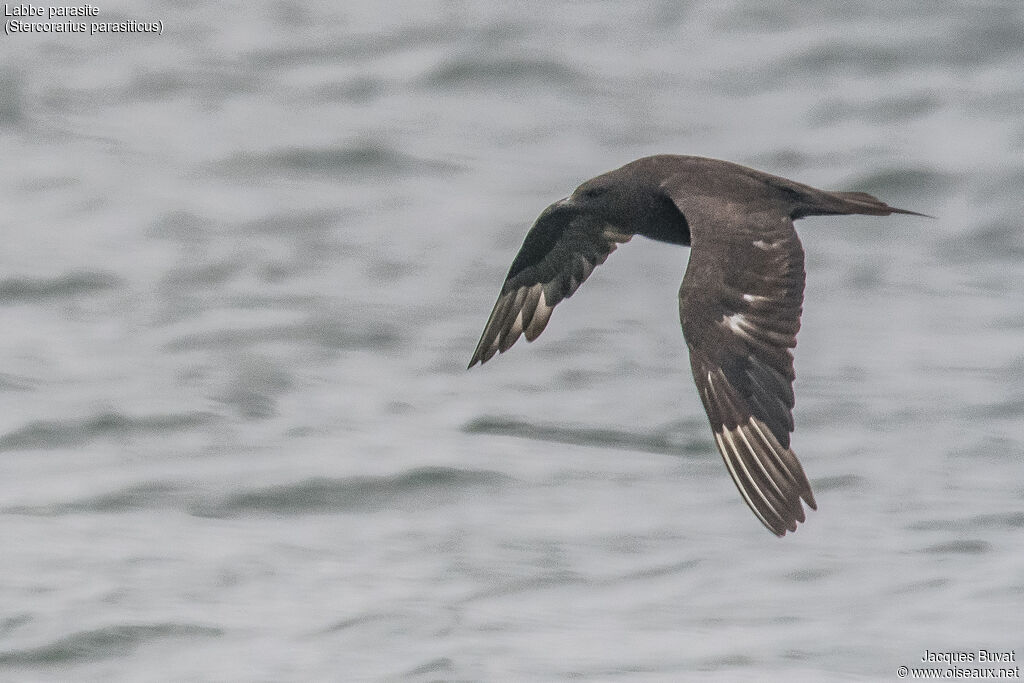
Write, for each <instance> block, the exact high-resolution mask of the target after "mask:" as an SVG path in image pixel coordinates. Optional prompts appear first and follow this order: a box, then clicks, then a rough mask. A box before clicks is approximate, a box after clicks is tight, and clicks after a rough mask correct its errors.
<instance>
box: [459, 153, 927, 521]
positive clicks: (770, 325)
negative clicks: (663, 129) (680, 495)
mask: <svg viewBox="0 0 1024 683" xmlns="http://www.w3.org/2000/svg"><path fill="white" fill-rule="evenodd" d="M893 213H903V214H910V215H914V216H924V215H925V214H919V213H917V212H914V211H907V210H905V209H897V208H894V207H891V206H889V205H887V204H886V203H884V202H882V201H880V200H878V199H876V198H875V197H873V196H871V195H869V194H866V193H864V192H827V191H824V190H818V189H816V188H813V187H811V186H809V185H803V184H801V183H797V182H794V181H792V180H787V179H785V178H781V177H779V176H774V175H770V174H768V173H764V172H762V171H757V170H754V169H752V168H747V167H745V166H740V165H738V164H733V163H730V162H727V161H720V160H718V159H708V158H704V157H694V156H678V155H668V154H666V155H658V156H650V157H644V158H642V159H637V160H636V161H633V162H631V163H628V164H626V165H625V166H623V167H621V168H618V169H615V170H614V171H609V172H608V173H604V174H602V175H599V176H597V177H596V178H592V179H590V180H588V181H586V182H585V183H583V184H582V185H580V186H579V187H578V188H576V191H575V192H573V193H572V194H571V195H569V196H568V197H566V198H565V199H560V200H559V201H557V202H555V203H554V204H552V205H551V206H549V207H548V208H546V209H544V211H543V212H542V213H541V214H540V217H538V218H537V221H536V223H534V225H533V227H532V228H531V229H530V231H529V232H528V233H527V234H526V239H525V240H524V241H523V246H522V247H521V248H520V249H519V253H518V254H516V257H515V259H514V260H513V261H512V267H511V268H509V271H508V275H507V276H506V277H505V283H504V284H503V285H502V287H501V293H500V294H499V295H498V301H497V302H496V303H495V304H494V310H492V311H491V316H490V318H488V319H487V324H486V325H485V326H484V331H483V334H482V335H481V337H480V342H479V343H478V344H477V347H476V351H474V352H473V358H472V360H471V361H470V362H469V367H473V366H474V365H475V364H477V363H484V362H486V361H488V360H489V359H490V358H491V357H493V356H494V355H495V354H496V353H499V352H501V353H503V352H505V351H507V350H508V349H509V348H510V347H511V346H512V345H513V344H514V343H515V342H516V340H517V339H519V337H520V336H523V335H525V336H526V339H527V341H533V340H534V339H536V338H537V336H538V335H540V333H541V332H542V331H543V330H544V327H545V326H546V325H547V323H548V319H549V318H550V316H551V311H552V310H553V309H554V307H555V306H556V305H557V304H558V303H559V302H560V301H562V300H563V299H567V298H569V297H570V296H572V295H573V293H574V292H575V291H576V289H577V288H578V287H579V286H580V284H581V283H582V282H583V281H584V280H586V279H587V277H589V276H590V274H591V272H593V270H594V268H595V267H596V266H598V265H600V264H601V263H604V261H605V259H606V258H608V255H609V254H610V253H611V252H612V251H614V250H615V248H616V247H617V246H618V245H619V244H622V243H624V242H628V241H629V240H630V239H631V238H632V237H633V236H634V235H643V236H644V237H648V238H650V239H654V240H658V241H661V242H668V243H670V244H679V245H684V246H689V247H690V260H689V264H688V265H687V267H686V273H685V275H684V276H683V283H682V285H681V286H680V288H679V319H680V321H681V322H682V328H683V336H684V338H685V339H686V346H687V348H688V349H689V351H690V367H691V369H692V370H693V378H694V381H695V382H696V384H697V392H698V393H699V394H700V398H701V401H702V402H703V404H704V409H705V411H706V412H707V416H708V420H709V421H710V423H711V430H712V432H713V434H714V438H715V443H716V445H717V446H718V450H719V452H720V453H721V455H722V459H723V460H724V461H725V465H726V467H727V468H728V470H729V474H730V475H731V476H732V480H733V481H734V482H735V483H736V488H738V489H739V492H740V495H742V496H743V500H744V501H745V502H746V503H747V505H748V506H749V507H750V509H751V510H752V511H753V512H754V515H755V516H756V517H757V518H758V519H759V520H760V521H761V523H762V524H764V526H765V527H767V528H768V530H769V531H771V532H772V533H774V534H775V535H777V536H783V535H785V533H786V531H795V530H796V525H797V522H803V521H804V519H805V517H804V510H803V505H802V504H801V499H802V500H803V502H804V503H806V504H807V505H808V506H809V507H810V508H811V509H815V510H816V509H817V504H816V503H815V501H814V494H813V493H811V485H810V483H809V482H808V481H807V475H805V474H804V470H803V468H802V467H801V466H800V462H799V461H798V460H797V458H796V455H795V454H794V453H793V450H792V448H791V447H790V433H791V432H792V431H793V405H794V397H793V380H794V378H795V375H794V372H793V354H792V352H791V351H790V349H792V348H793V347H795V346H796V333H797V331H798V330H799V329H800V313H801V310H802V306H803V293H804V251H803V248H802V247H801V245H800V240H799V238H798V237H797V234H796V230H795V228H794V227H793V221H794V220H796V219H798V218H803V217H804V216H822V215H838V214H844V215H845V214H866V215H870V216H888V215H890V214H893Z"/></svg>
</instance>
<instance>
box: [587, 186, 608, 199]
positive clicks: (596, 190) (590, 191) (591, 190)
mask: <svg viewBox="0 0 1024 683" xmlns="http://www.w3.org/2000/svg"><path fill="white" fill-rule="evenodd" d="M606 190H607V188H604V187H588V188H587V189H585V190H583V196H584V197H585V198H586V199H594V198H595V197H600V196H601V195H603V194H604V193H605V191H606Z"/></svg>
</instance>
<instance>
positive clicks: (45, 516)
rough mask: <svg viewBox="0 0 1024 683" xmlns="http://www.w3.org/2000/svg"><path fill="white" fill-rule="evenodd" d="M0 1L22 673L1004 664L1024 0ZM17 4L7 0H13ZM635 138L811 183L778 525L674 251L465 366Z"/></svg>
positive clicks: (3, 532)
mask: <svg viewBox="0 0 1024 683" xmlns="http://www.w3.org/2000/svg"><path fill="white" fill-rule="evenodd" d="M98 8H99V17H97V18H96V19H97V20H101V21H112V22H119V21H127V20H129V19H133V20H136V21H140V22H153V21H162V22H163V27H164V30H163V34H162V35H153V34H146V33H123V32H122V33H109V34H97V35H92V36H90V35H78V34H71V35H68V34H56V33H32V34H24V33H19V34H7V35H4V36H2V37H0V57H2V59H0V155H2V161H0V236H2V245H3V247H2V249H0V330H2V332H0V407H2V409H0V680H11V681H35V680H39V681H51V680H126V681H164V680H167V681H234V680H252V681H304V680H395V681H403V680H410V681H428V680H446V681H447V680H458V681H470V680H472V681H476V680H480V681H518V680H523V681H525V680H564V679H570V678H572V679H577V680H602V681H633V680H652V681H653V680H721V681H736V680H782V679H785V680H799V681H803V680H806V681H822V680H898V679H897V668H898V667H899V666H901V665H908V666H914V665H915V663H920V659H921V656H922V654H923V653H924V651H925V650H926V649H928V650H931V651H938V652H946V651H977V650H978V649H979V648H985V649H988V650H1013V651H1015V652H1016V653H1017V654H1018V655H1020V656H1021V657H1024V616H1022V614H1024V609H1022V608H1024V226H1022V218H1021V216H1022V209H1024V116H1022V112H1024V4H1022V3H1020V2H1018V1H1017V0H1008V1H1005V2H996V1H993V2H984V1H975V2H910V1H901V0H895V1H893V2H885V3H878V2H866V1H860V0H844V1H842V2H840V1H839V0H835V1H827V2H826V1H822V2H802V1H801V2H797V1H795V0H792V1H781V2H762V1H761V0H733V1H729V2H711V1H704V2H699V1H690V2H669V1H665V2H651V3H633V2H629V3H627V2H595V3H573V2H551V3H540V2H537V3H532V2H527V3H469V2H467V3H462V2H422V3H379V2H357V1H353V0H345V1H344V2H327V1H326V0H320V1H314V2H305V3H300V2H260V1H256V2H247V3H171V2H140V3H124V2H122V1H121V0H115V1H112V2H103V3H102V4H99V5H98ZM8 19H9V17H8ZM653 153H682V154H700V155H706V156H713V157H718V158H724V159H729V160H732V161H736V162H739V163H744V164H747V165H751V166H755V167H757V168H760V169H763V170H766V171H769V172H771V173H776V174H779V175H784V176H787V177H790V178H793V179H795V180H799V181H802V182H806V183H810V184H813V185H816V186H819V187H824V188H829V189H845V190H861V191H867V192H871V193H874V194H877V195H878V196H879V197H881V198H882V199H883V200H885V201H887V202H889V203H891V204H893V205H895V206H900V207H905V208H908V209H913V210H917V211H922V212H925V213H929V214H933V215H935V216H936V217H937V218H936V219H935V220H928V219H924V218H917V217H914V216H891V217H888V218H873V217H838V218H811V219H806V220H803V221H800V222H799V223H798V224H797V228H798V230H799V232H800V234H801V237H802V239H803V242H804V246H805V249H806V251H807V271H808V276H807V280H808V288H807V294H806V302H805V307H804V316H803V329H802V331H801V333H800V337H799V345H798V347H797V348H796V350H795V356H796V370H797V382H796V391H797V409H796V413H795V417H796V425H797V427H796V432H795V434H794V438H793V445H794V449H795V451H796V453H797V454H798V455H799V456H800V458H801V460H802V461H803V463H804V467H805V469H806V470H807V472H808V475H809V478H810V480H811V484H812V486H813V488H814V492H815V496H816V498H817V500H818V503H819V510H818V511H817V512H811V513H810V514H809V516H808V520H807V523H806V524H805V525H802V526H801V527H800V528H799V530H798V531H797V532H796V533H795V534H792V535H787V536H786V537H785V538H784V539H781V540H780V539H777V538H775V537H773V536H772V535H770V534H769V533H767V532H766V531H765V530H764V529H763V528H762V527H761V526H760V524H759V523H758V522H757V520H756V519H755V518H754V517H753V515H752V514H751V513H750V512H749V511H748V510H747V508H746V506H745V505H744V504H743V502H742V500H741V499H740V497H739V495H738V493H737V492H736V490H735V488H734V486H733V484H732V482H731V481H730V480H729V477H728V474H727V472H726V470H725V467H724V466H723V464H722V463H721V460H720V457H719V456H718V454H717V452H716V451H715V447H714V442H713V440H712V438H711V432H710V429H709V428H708V426H707V422H706V418H705V416H704V414H703V411H702V408H701V405H700V402H699V400H698V398H697V395H696V391H695V390H694V388H693V386H692V381H691V379H690V375H689V372H690V371H689V366H688V360H687V356H686V348H685V345H684V342H683V339H682V336H681V334H680V329H679V321H678V316H677V304H676V291H677V288H678V284H679V281H680V279H681V277H682V273H683V270H684V268H685V264H686V259H687V250H686V249H682V248H676V247H671V246H668V245H662V244H655V243H652V242H647V241H644V240H642V239H637V240H634V241H633V242H632V243H630V244H629V245H627V246H625V247H623V248H622V249H620V250H619V251H617V252H616V253H615V254H614V255H612V257H611V258H610V259H609V260H608V262H607V263H606V264H605V265H603V266H601V267H600V268H599V269H598V270H597V271H596V272H595V273H594V275H593V276H592V277H591V278H590V280H589V281H588V282H587V283H586V284H585V285H584V286H583V287H582V288H581V289H580V291H579V292H578V293H577V294H576V296H574V297H573V298H572V299H571V300H569V301H566V302H564V303H563V304H560V305H559V307H558V309H557V311H556V312H555V314H554V316H553V318H552V321H551V323H550V325H549V327H548V329H547V330H546V331H545V333H544V334H543V335H542V337H541V338H540V339H539V340H538V341H536V342H535V343H533V344H529V345H528V344H526V343H525V342H520V343H519V344H517V345H516V346H515V347H514V348H513V349H512V350H511V351H510V352H509V353H507V354H505V355H503V356H501V357H498V358H495V359H494V360H493V361H492V362H488V363H487V364H486V365H485V366H482V367H476V368H474V369H473V370H472V371H468V372H467V371H466V368H465V366H466V364H467V362H468V361H469V358H470V355H471V353H472V350H473V347H474V345H475V343H476V340H477V337H478V335H479V334H480V331H481V330H482V328H483V325H484V323H485V322H486V319H487V315H488V313H489V312H490V308H491V305H492V304H493V302H494V298H495V297H496V295H497V294H498V289H499V287H500V285H501V281H502V278H503V276H504V274H505V271H506V269H507V268H508V266H509V264H510V263H511V260H512V258H513V256H514V255H515V252H516V249H517V248H518V246H519V244H520V242H521V240H522V238H523V236H524V234H525V232H526V230H527V229H528V228H529V226H530V224H531V223H532V221H533V220H534V218H535V217H536V216H537V214H538V213H539V212H540V211H541V210H542V209H543V208H544V207H545V206H547V205H548V204H549V203H550V202H552V201H554V200H556V199H558V198H560V197H563V196H565V195H567V194H568V193H570V192H571V191H572V189H573V188H574V187H575V186H576V185H577V184H578V183H579V182H581V181H582V180H585V179H586V178H589V177H591V176H593V175H596V174H598V173H600V172H603V171H606V170H609V169H611V168H614V167H617V166H619V165H621V164H623V163H625V162H627V161H630V160H632V159H634V158H637V157H640V156H643V155H646V154H653Z"/></svg>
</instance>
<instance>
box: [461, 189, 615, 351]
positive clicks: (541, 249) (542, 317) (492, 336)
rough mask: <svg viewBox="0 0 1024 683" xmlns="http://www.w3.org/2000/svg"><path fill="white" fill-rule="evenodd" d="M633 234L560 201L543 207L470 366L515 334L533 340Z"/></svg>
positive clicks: (500, 348)
mask: <svg viewBox="0 0 1024 683" xmlns="http://www.w3.org/2000/svg"><path fill="white" fill-rule="evenodd" d="M632 236H633V235H632V234H631V233H625V232H622V231H621V230H619V229H618V228H616V227H614V226H612V225H610V224H608V223H607V222H605V221H603V220H601V219H599V218H597V217H596V216H593V215H592V214H588V213H584V212H582V211H580V210H579V209H578V208H577V207H575V206H573V205H571V204H569V203H568V202H565V201H564V200H563V201H560V202H555V203H554V204H552V205H551V206H549V207H548V208H547V209H545V210H544V212H543V213H542V214H541V215H540V217H539V218H537V222H536V223H534V224H533V227H532V228H531V229H530V232H528V233H527V234H526V239H525V240H524V241H523V246H522V247H521V248H520V249H519V253H518V254H517V255H516V258H515V260H514V261H513V262H512V267H511V268H509V271H508V275H506V276H505V284H503V285H502V287H501V294H499V295H498V301H497V302H496V303H495V304H494V310H493V311H491V317H490V318H488V319H487V325H486V326H485V327H484V332H483V335H481V337H480V342H479V343H478V344H477V346H476V351H474V352H473V359H472V360H470V361H469V367H473V366H474V365H475V364H476V363H484V362H486V361H487V360H489V359H490V358H491V357H492V356H493V355H494V354H495V353H498V352H501V353H504V352H505V351H507V350H508V349H509V347H511V346H512V345H513V344H514V343H515V342H516V340H517V339H519V337H520V335H523V334H525V335H526V339H527V341H533V340H534V339H536V338H537V336H538V335H539V334H540V333H541V332H542V331H543V330H544V327H545V326H546V325H547V324H548V319H549V318H550V317H551V310H552V309H553V308H554V307H555V305H556V304H558V302H560V301H561V300H562V299H567V298H569V297H570V296H572V295H573V292H575V291H576V289H577V288H578V287H579V286H580V283H582V282H583V281H584V280H586V279H587V278H588V277H589V276H590V273H591V272H593V270H594V267H595V266H598V265H600V264H602V263H604V261H605V259H606V258H608V254H610V253H611V252H612V251H614V250H615V247H616V246H618V244H619V243H623V242H628V241H629V239H630V238H631V237H632Z"/></svg>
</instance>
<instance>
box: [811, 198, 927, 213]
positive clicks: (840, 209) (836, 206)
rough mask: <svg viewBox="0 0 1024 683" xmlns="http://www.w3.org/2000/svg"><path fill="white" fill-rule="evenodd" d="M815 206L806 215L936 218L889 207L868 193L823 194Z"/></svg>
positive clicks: (816, 199) (815, 202)
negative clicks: (896, 215)
mask: <svg viewBox="0 0 1024 683" xmlns="http://www.w3.org/2000/svg"><path fill="white" fill-rule="evenodd" d="M814 199H815V201H814V205H813V206H812V207H808V208H810V210H809V211H808V212H807V213H806V214H804V215H808V216H810V215H819V216H820V215H836V214H843V215H845V214H852V213H857V214H865V215H868V216H888V215H890V214H894V213H905V214H909V215H911V216H924V217H925V218H934V216H929V215H928V214H926V213H918V212H917V211H908V210H907V209H897V208H896V207H894V206H889V205H888V204H886V203H885V202H883V201H882V200H880V199H878V198H877V197H873V196H871V195H869V194H868V193H867V192H821V193H820V195H818V196H816V197H815V198H814Z"/></svg>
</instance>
